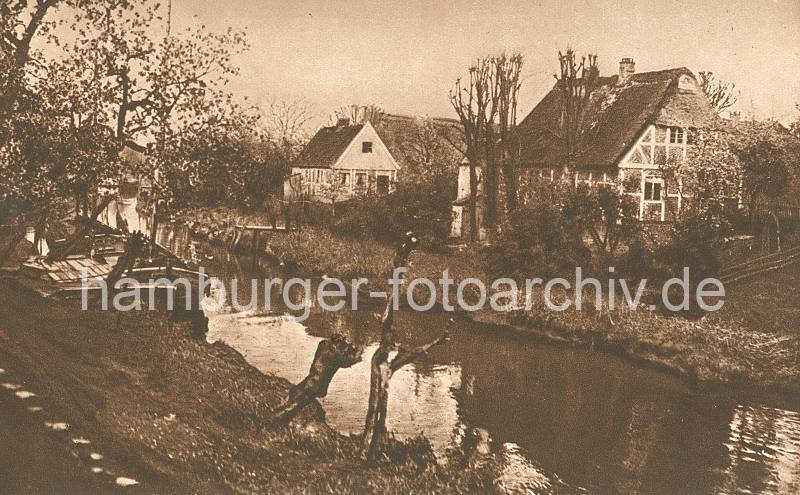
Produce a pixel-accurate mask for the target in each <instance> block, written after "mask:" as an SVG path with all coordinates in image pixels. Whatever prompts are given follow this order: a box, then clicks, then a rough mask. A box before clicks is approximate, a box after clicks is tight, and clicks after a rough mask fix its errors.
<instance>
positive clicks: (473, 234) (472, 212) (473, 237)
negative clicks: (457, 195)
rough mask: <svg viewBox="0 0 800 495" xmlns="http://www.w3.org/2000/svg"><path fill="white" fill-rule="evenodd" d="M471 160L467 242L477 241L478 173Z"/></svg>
mask: <svg viewBox="0 0 800 495" xmlns="http://www.w3.org/2000/svg"><path fill="white" fill-rule="evenodd" d="M475 168H476V164H475V162H474V161H473V160H470V162H469V240H470V241H472V242H475V241H477V240H478V211H477V210H478V201H477V197H478V171H477V170H476V169H475Z"/></svg>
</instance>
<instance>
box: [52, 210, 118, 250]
mask: <svg viewBox="0 0 800 495" xmlns="http://www.w3.org/2000/svg"><path fill="white" fill-rule="evenodd" d="M112 200H113V198H111V197H108V198H106V199H104V200H103V201H101V202H100V204H99V205H97V207H95V209H94V210H92V213H91V215H90V217H89V218H87V219H86V225H84V226H83V227H82V228H80V229H78V231H77V232H76V233H75V235H73V236H72V238H71V239H70V240H69V241H67V243H66V245H65V247H64V248H63V249H61V250H59V252H56V251H55V250H51V251H50V254H49V255H48V256H47V259H46V261H47V262H48V263H52V262H53V261H59V260H62V259H64V258H66V257H67V256H69V254H70V253H72V251H74V250H75V248H76V247H77V246H78V245H79V244H80V242H81V241H82V240H83V238H84V237H86V234H88V233H90V232H91V231H92V224H93V223H94V222H95V220H97V217H98V216H99V215H100V213H102V212H103V210H105V209H106V208H107V207H108V205H109V204H110V203H111V201H112Z"/></svg>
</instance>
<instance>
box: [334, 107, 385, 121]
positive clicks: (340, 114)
mask: <svg viewBox="0 0 800 495" xmlns="http://www.w3.org/2000/svg"><path fill="white" fill-rule="evenodd" d="M382 118H383V108H381V107H380V106H378V105H375V104H372V103H370V104H369V105H350V106H347V107H341V108H339V109H338V110H335V111H334V112H333V115H332V116H331V118H330V119H329V120H330V121H331V123H332V124H335V123H336V122H337V121H340V120H348V121H349V122H350V123H351V124H353V125H357V124H366V123H367V122H369V123H370V124H372V125H374V126H375V125H378V124H380V122H381V119H382Z"/></svg>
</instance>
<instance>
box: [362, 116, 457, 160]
mask: <svg viewBox="0 0 800 495" xmlns="http://www.w3.org/2000/svg"><path fill="white" fill-rule="evenodd" d="M375 130H376V131H377V132H378V135H379V136H380V137H381V139H382V140H383V142H384V144H386V147H387V148H389V152H390V153H391V154H392V156H393V157H394V159H395V160H397V162H398V163H399V165H400V167H403V166H405V165H406V164H407V163H406V162H407V160H408V159H409V157H410V156H411V155H413V154H414V151H415V148H417V147H419V146H420V144H422V143H424V142H425V141H428V140H435V141H436V142H435V143H427V144H429V145H430V144H436V145H437V146H438V147H440V149H441V150H443V151H445V152H446V154H457V155H458V156H459V158H458V159H457V161H460V160H461V158H463V157H462V155H461V153H462V151H461V150H462V149H463V147H464V133H463V128H462V127H461V123H460V122H459V121H458V120H455V119H445V118H428V117H411V116H407V115H396V114H388V113H384V114H382V115H381V117H380V120H379V121H378V122H377V123H376V124H375Z"/></svg>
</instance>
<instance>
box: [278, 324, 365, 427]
mask: <svg viewBox="0 0 800 495" xmlns="http://www.w3.org/2000/svg"><path fill="white" fill-rule="evenodd" d="M360 359H361V356H360V352H359V351H358V349H357V348H356V347H355V346H354V345H353V344H351V343H350V342H348V341H347V339H345V338H344V337H343V336H341V335H338V334H337V335H334V336H333V337H331V338H330V339H327V340H323V341H322V342H320V343H319V345H318V346H317V352H316V353H315V354H314V360H313V361H312V363H311V369H309V370H308V376H306V377H305V379H303V381H302V382H300V383H298V384H297V385H295V386H294V387H292V388H291V390H289V396H288V397H287V398H286V401H284V403H283V404H281V405H280V406H279V407H278V409H277V410H276V411H275V413H274V414H273V417H272V420H271V421H270V427H272V428H279V427H281V426H285V425H287V424H289V423H290V422H291V421H292V419H294V417H295V416H297V415H298V414H299V413H300V411H302V410H303V408H304V407H306V406H307V405H309V404H311V403H313V402H314V401H316V400H317V399H318V398H321V397H325V396H326V395H328V386H329V385H330V383H331V380H332V379H333V376H334V375H335V374H336V372H337V371H339V370H340V369H341V368H349V367H351V366H353V365H354V364H356V363H357V362H359V361H360Z"/></svg>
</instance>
